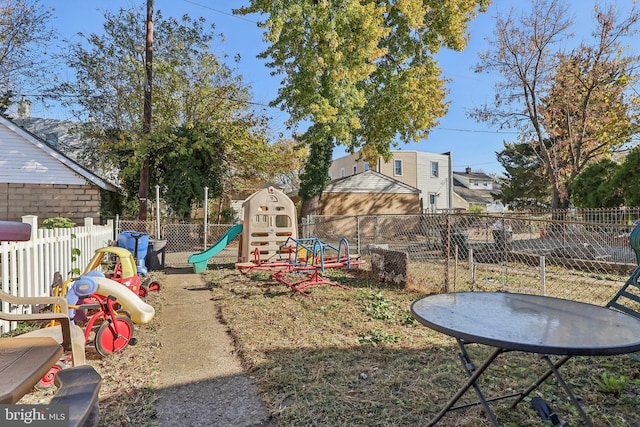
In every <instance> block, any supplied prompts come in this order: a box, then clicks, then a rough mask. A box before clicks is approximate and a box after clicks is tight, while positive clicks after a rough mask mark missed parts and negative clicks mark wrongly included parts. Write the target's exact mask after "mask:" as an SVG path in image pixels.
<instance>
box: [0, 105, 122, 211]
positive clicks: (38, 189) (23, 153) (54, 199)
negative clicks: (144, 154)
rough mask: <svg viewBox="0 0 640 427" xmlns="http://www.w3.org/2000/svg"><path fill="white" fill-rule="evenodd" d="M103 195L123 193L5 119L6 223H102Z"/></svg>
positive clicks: (1, 190)
mask: <svg viewBox="0 0 640 427" xmlns="http://www.w3.org/2000/svg"><path fill="white" fill-rule="evenodd" d="M101 190H106V191H110V192H118V188H117V187H116V186H114V185H113V184H111V183H109V182H108V181H106V180H105V179H103V178H101V177H99V176H97V175H95V174H94V173H92V172H91V171H89V170H87V169H85V168H84V167H82V166H81V165H79V164H78V163H76V162H74V161H73V160H71V159H70V158H69V157H67V156H65V155H64V154H63V153H62V152H60V151H59V150H57V149H55V148H53V147H51V146H50V145H49V144H47V143H46V142H44V141H43V140H42V139H40V138H38V137H37V136H35V135H34V134H32V133H30V132H27V131H26V130H24V129H22V128H21V127H19V126H18V125H16V124H15V123H13V122H12V121H10V120H8V119H6V118H4V117H0V220H6V221H20V220H21V218H22V216H23V215H37V216H38V218H40V219H46V218H53V217H59V216H61V217H66V218H69V219H71V220H72V221H74V222H76V223H81V222H82V221H83V220H84V218H88V217H90V218H94V220H95V221H96V222H99V220H100V206H101Z"/></svg>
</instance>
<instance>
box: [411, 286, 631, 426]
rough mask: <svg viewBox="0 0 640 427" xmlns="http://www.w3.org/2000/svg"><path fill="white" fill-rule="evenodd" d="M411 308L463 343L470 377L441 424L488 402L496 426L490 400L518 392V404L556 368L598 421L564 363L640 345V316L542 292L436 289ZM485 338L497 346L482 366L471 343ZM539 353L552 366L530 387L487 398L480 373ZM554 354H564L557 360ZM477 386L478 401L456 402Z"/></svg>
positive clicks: (587, 420)
mask: <svg viewBox="0 0 640 427" xmlns="http://www.w3.org/2000/svg"><path fill="white" fill-rule="evenodd" d="M411 312H412V313H413V315H414V316H415V318H416V319H417V320H418V321H419V322H420V323H422V324H423V325H425V326H427V327H429V328H431V329H433V330H435V331H438V332H441V333H443V334H446V335H449V336H452V337H454V338H455V339H456V341H457V342H458V346H459V347H460V349H461V353H460V359H461V362H462V364H463V367H464V369H465V370H466V371H467V374H468V375H469V379H468V380H467V382H466V383H465V384H464V385H463V386H462V387H461V388H460V390H459V391H458V392H457V393H456V394H455V396H453V397H452V398H451V400H450V401H449V402H448V403H447V404H446V406H445V407H444V408H443V409H442V410H441V411H440V412H439V413H438V414H437V415H436V416H435V417H434V418H433V419H432V420H431V421H430V422H429V424H428V425H430V426H432V425H435V424H436V423H437V422H438V421H439V420H440V419H441V418H442V417H443V416H444V415H445V414H446V413H447V412H449V411H451V410H454V409H460V408H465V407H469V406H476V405H480V404H482V405H483V406H484V408H485V410H486V414H487V416H488V418H489V419H490V420H491V422H492V424H493V425H494V426H498V425H499V424H498V422H497V420H496V417H495V415H494V413H493V412H492V410H491V408H490V406H489V402H492V401H495V400H499V399H505V398H509V397H516V401H515V402H514V403H513V404H512V406H511V407H512V408H514V407H515V406H516V405H517V404H518V403H519V402H520V401H521V400H522V399H524V398H525V397H526V396H528V395H529V394H530V393H531V392H532V391H533V390H535V389H536V388H537V387H538V386H539V385H540V384H542V383H543V382H544V381H545V380H546V379H547V378H548V377H549V376H551V375H552V374H553V375H555V376H556V378H557V379H558V382H559V384H561V385H562V387H563V388H564V389H565V391H566V393H567V395H568V396H569V398H570V399H571V402H572V403H573V405H574V406H575V407H576V409H577V410H578V412H579V414H580V416H581V417H582V419H583V420H584V422H585V423H586V424H587V425H588V426H593V423H592V421H591V420H590V418H589V417H588V416H587V414H586V413H585V411H584V410H583V409H582V407H581V406H580V403H579V402H578V399H577V398H576V396H575V395H574V394H573V392H572V390H571V388H570V387H569V386H568V385H567V383H566V382H565V381H564V379H563V378H562V376H561V375H560V373H559V371H558V370H559V368H560V367H561V366H562V365H563V364H565V363H566V362H567V361H568V360H569V359H570V358H571V357H573V356H606V355H617V354H626V353H633V352H636V351H638V350H640V319H638V318H635V317H633V316H630V315H628V314H625V313H621V312H618V311H614V310H610V309H608V308H605V307H601V306H596V305H593V304H586V303H581V302H576V301H570V300H565V299H560V298H552V297H546V296H540V295H527V294H509V293H494V292H460V293H449V294H440V295H430V296H427V297H424V298H422V299H419V300H417V301H414V302H413V303H412V304H411ZM472 343H474V344H483V345H486V346H490V347H493V348H495V349H494V351H493V352H492V353H491V354H490V355H489V356H488V357H487V359H486V360H485V361H484V362H483V363H482V365H481V366H480V367H479V368H476V367H475V365H474V364H473V361H472V360H471V358H470V357H469V354H468V353H467V351H466V348H465V345H468V344H472ZM507 351H520V352H526V353H538V354H540V355H542V359H543V360H545V361H546V363H547V364H548V365H549V370H548V371H547V372H546V373H544V374H543V375H542V376H540V378H539V379H538V380H537V381H536V382H535V383H534V384H532V385H531V387H529V388H528V389H526V390H524V391H521V392H517V393H512V394H509V395H505V396H499V397H495V398H491V399H487V398H485V396H484V394H483V393H482V390H481V389H480V386H479V385H478V383H477V380H478V378H479V377H480V376H481V375H482V373H483V372H484V371H485V370H486V369H487V368H488V367H489V366H490V365H491V363H492V362H493V361H494V360H495V359H496V358H497V357H498V356H499V355H500V354H502V353H504V352H507ZM549 355H559V356H562V357H561V358H559V359H558V360H557V361H556V362H553V361H552V360H551V358H550V357H549ZM471 387H473V388H474V390H475V392H476V395H477V396H478V399H479V400H478V401H477V402H475V403H471V404H465V405H460V406H456V407H454V406H453V405H455V403H456V402H457V401H458V400H459V399H460V398H461V397H462V395H464V393H466V392H467V390H469V388H471Z"/></svg>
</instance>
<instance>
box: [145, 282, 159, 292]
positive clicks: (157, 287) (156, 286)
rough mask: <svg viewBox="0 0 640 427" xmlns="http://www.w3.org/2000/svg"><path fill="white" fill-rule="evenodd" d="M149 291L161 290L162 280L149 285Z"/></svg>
mask: <svg viewBox="0 0 640 427" xmlns="http://www.w3.org/2000/svg"><path fill="white" fill-rule="evenodd" d="M147 289H148V290H149V292H158V291H159V290H160V282H157V281H155V280H154V281H153V282H151V283H149V285H148V286H147Z"/></svg>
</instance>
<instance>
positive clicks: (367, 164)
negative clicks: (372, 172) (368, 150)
mask: <svg viewBox="0 0 640 427" xmlns="http://www.w3.org/2000/svg"><path fill="white" fill-rule="evenodd" d="M364 170H365V171H368V170H369V163H367V162H364Z"/></svg>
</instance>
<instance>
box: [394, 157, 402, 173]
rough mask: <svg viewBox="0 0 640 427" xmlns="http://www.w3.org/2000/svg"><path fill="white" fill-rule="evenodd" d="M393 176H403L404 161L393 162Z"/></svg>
mask: <svg viewBox="0 0 640 427" xmlns="http://www.w3.org/2000/svg"><path fill="white" fill-rule="evenodd" d="M393 176H402V160H394V161H393Z"/></svg>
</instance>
